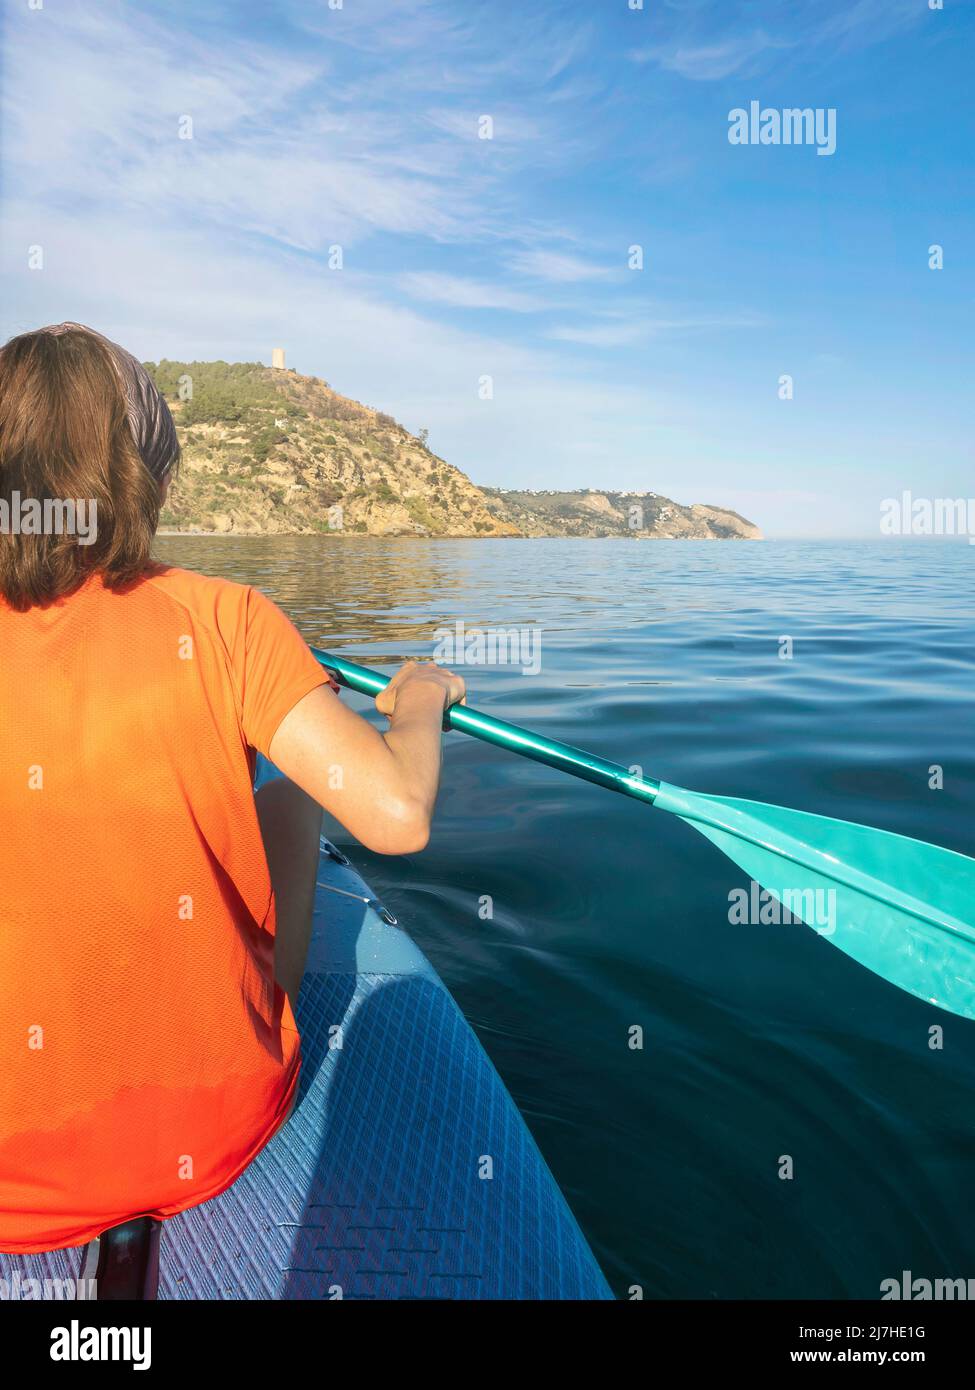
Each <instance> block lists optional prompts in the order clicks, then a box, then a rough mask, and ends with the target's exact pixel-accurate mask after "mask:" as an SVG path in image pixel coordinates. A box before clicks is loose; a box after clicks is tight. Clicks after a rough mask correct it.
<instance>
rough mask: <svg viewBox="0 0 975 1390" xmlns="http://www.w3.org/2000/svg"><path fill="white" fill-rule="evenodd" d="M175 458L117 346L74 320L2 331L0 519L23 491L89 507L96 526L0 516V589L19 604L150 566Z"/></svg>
mask: <svg viewBox="0 0 975 1390" xmlns="http://www.w3.org/2000/svg"><path fill="white" fill-rule="evenodd" d="M178 461H179V444H178V442H177V440H176V431H175V427H174V426H173V421H172V416H171V415H170V413H169V408H168V407H167V405H166V403H165V401H164V400H163V399H162V397H161V396H160V395H159V393H158V391H157V390H156V388H155V385H154V384H153V383H152V381H151V378H149V376H148V374H147V373H146V371H145V369H144V368H143V367H142V366H141V364H140V363H138V362H136V360H135V359H134V358H132V357H131V356H130V355H129V354H128V353H126V352H125V351H124V349H122V348H119V347H118V346H117V345H116V344H114V343H111V342H109V340H108V339H106V338H103V337H102V336H101V335H100V334H98V333H95V332H94V331H93V330H92V329H90V328H85V327H83V326H82V325H80V324H59V325H57V326H56V327H52V328H41V329H38V330H36V331H35V332H32V333H23V334H21V335H20V336H19V337H16V338H11V339H10V341H9V342H8V343H7V344H6V345H5V346H4V347H3V348H2V349H0V523H2V513H3V512H4V511H6V513H7V516H8V517H11V516H12V515H13V513H14V510H15V509H17V508H19V505H20V504H21V501H22V499H37V502H38V503H40V504H41V506H43V505H44V503H45V502H50V503H61V502H63V501H64V500H65V499H71V500H73V501H75V502H83V503H84V504H85V505H86V506H87V507H88V508H89V514H92V513H91V505H92V503H94V504H95V507H94V512H93V515H94V520H95V525H96V528H97V529H96V531H95V534H94V538H93V539H92V540H91V543H90V544H79V541H78V538H77V536H75V535H71V534H16V533H15V532H16V528H14V527H12V526H4V525H2V524H0V597H2V598H4V599H6V601H7V603H9V604H10V606H11V607H12V608H15V609H19V610H21V611H23V610H26V609H28V608H31V607H32V606H34V605H35V604H46V603H50V602H52V601H53V600H54V599H57V598H61V597H63V596H65V595H67V594H70V593H72V592H73V591H74V590H75V589H76V588H77V587H78V586H79V585H80V584H81V583H83V582H84V580H85V579H87V578H88V577H89V575H91V574H93V573H95V572H100V573H101V574H102V575H103V576H104V580H105V583H106V584H107V585H108V586H109V588H113V589H114V588H120V587H122V586H123V585H125V584H128V583H131V582H132V581H134V580H135V579H137V578H139V577H140V576H141V575H142V574H144V573H145V572H146V571H147V570H148V569H149V568H150V567H151V560H150V547H151V545H152V538H153V536H154V534H155V531H156V526H157V525H158V523H159V511H160V506H161V500H160V483H161V482H162V480H163V479H164V478H165V477H166V476H167V475H168V474H169V473H170V472H171V471H172V469H173V468H174V467H175V466H176V464H177V463H178ZM4 503H6V508H4V506H3V504H4ZM51 529H53V527H52V528H51Z"/></svg>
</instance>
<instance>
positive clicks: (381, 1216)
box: [0, 974, 612, 1299]
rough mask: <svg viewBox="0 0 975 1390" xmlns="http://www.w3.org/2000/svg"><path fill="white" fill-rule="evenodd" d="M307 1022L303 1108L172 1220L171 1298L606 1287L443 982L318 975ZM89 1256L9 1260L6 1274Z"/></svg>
mask: <svg viewBox="0 0 975 1390" xmlns="http://www.w3.org/2000/svg"><path fill="white" fill-rule="evenodd" d="M298 1019H299V1025H300V1029H301V1034H302V1049H303V1055H304V1063H303V1074H302V1090H301V1096H300V1100H299V1104H298V1107H297V1108H296V1110H295V1113H294V1114H293V1115H292V1117H291V1119H290V1121H289V1122H288V1124H287V1125H286V1126H285V1128H284V1129H283V1130H281V1131H280V1133H279V1134H278V1135H276V1136H275V1138H274V1139H273V1140H272V1141H271V1143H270V1144H269V1145H268V1146H267V1148H266V1149H264V1151H263V1152H262V1153H261V1154H260V1155H259V1156H258V1157H257V1158H256V1159H255V1160H254V1162H253V1163H252V1164H251V1165H250V1167H249V1168H248V1169H247V1170H246V1172H244V1173H243V1174H242V1176H241V1177H240V1178H238V1180H237V1181H236V1183H234V1185H233V1187H231V1188H229V1189H228V1190H227V1191H226V1192H224V1193H222V1194H221V1196H219V1197H216V1198H214V1199H213V1200H212V1201H210V1202H207V1203H205V1204H204V1205H203V1206H200V1207H195V1208H193V1209H192V1210H190V1211H187V1212H183V1213H182V1214H181V1215H180V1216H178V1217H174V1218H173V1219H172V1220H170V1221H167V1222H166V1224H165V1226H164V1228H163V1238H162V1245H161V1270H160V1284H159V1297H160V1298H169V1299H173V1298H176V1299H178V1298H196V1299H199V1298H217V1299H220V1298H245V1299H246V1298H258V1299H259V1298H272V1299H281V1298H287V1299H293V1298H296V1299H305V1298H307V1299H329V1298H339V1297H341V1298H353V1299H363V1298H367V1299H445V1298H446V1299H458V1298H459V1299H468V1298H504V1299H533V1298H559V1299H566V1298H568V1299H592V1298H607V1297H611V1296H612V1295H611V1294H610V1291H609V1289H608V1287H607V1285H606V1282H605V1279H604V1278H603V1275H602V1273H601V1271H600V1270H599V1268H598V1266H597V1265H596V1263H595V1260H594V1259H593V1256H592V1254H591V1252H590V1250H589V1248H588V1246H587V1244H586V1242H585V1240H584V1238H583V1236H582V1234H581V1232H580V1231H579V1228H578V1226H577V1225H576V1222H575V1218H574V1217H573V1216H572V1214H571V1212H570V1211H569V1209H568V1206H567V1205H566V1202H565V1200H564V1198H563V1197H562V1194H561V1193H560V1192H559V1190H558V1188H557V1186H556V1184H555V1183H554V1181H553V1180H552V1177H551V1175H550V1174H549V1172H548V1170H547V1168H546V1166H545V1163H544V1160H543V1159H542V1157H541V1155H540V1153H539V1151H538V1149H537V1147H536V1146H535V1143H534V1141H533V1140H532V1138H531V1135H530V1134H529V1133H528V1130H527V1128H526V1126H525V1124H524V1121H523V1120H522V1118H521V1116H520V1115H519V1113H518V1111H517V1109H516V1108H515V1106H514V1104H513V1102H512V1100H511V1098H510V1097H509V1095H508V1094H507V1092H506V1091H505V1089H504V1087H503V1085H502V1083H501V1081H500V1078H499V1077H498V1075H497V1073H496V1072H495V1070H494V1068H493V1067H492V1065H491V1064H490V1062H489V1061H488V1059H487V1057H486V1056H485V1054H484V1052H483V1050H482V1049H481V1046H480V1044H479V1043H478V1042H477V1039H476V1038H475V1037H474V1035H473V1033H472V1032H471V1031H470V1029H469V1027H468V1025H467V1023H466V1022H465V1020H464V1018H463V1016H462V1015H461V1014H460V1012H459V1010H458V1009H457V1006H456V1005H455V1004H454V1001H453V1000H452V999H451V997H450V995H449V994H448V993H447V992H446V991H445V990H444V989H443V988H442V987H441V986H439V985H438V984H437V983H435V982H433V981H431V980H429V979H425V978H422V977H418V976H403V975H362V974H360V975H353V974H349V975H327V974H318V975H310V976H306V979H305V984H304V987H303V989H302V995H301V1000H300V1003H299V1009H298ZM336 1027H339V1028H340V1029H341V1035H337V1034H336V1033H335V1031H334V1030H335V1028H336ZM330 1039H331V1041H332V1046H330V1045H329V1042H330ZM337 1040H340V1041H341V1044H342V1045H341V1047H340V1048H339V1047H337V1046H335V1043H336V1041H337ZM488 1161H489V1162H490V1171H491V1172H492V1173H493V1176H490V1177H488V1176H485V1175H484V1174H486V1172H487V1171H488ZM79 1258H80V1251H79V1250H70V1251H60V1252H55V1253H53V1254H51V1255H36V1256H22V1255H21V1256H17V1255H0V1276H3V1275H6V1276H8V1277H9V1275H10V1274H12V1273H13V1271H14V1270H15V1269H18V1270H19V1271H20V1272H21V1276H22V1278H29V1277H35V1278H45V1277H49V1278H50V1277H55V1278H56V1277H64V1276H66V1275H75V1274H76V1273H77V1269H78V1263H79Z"/></svg>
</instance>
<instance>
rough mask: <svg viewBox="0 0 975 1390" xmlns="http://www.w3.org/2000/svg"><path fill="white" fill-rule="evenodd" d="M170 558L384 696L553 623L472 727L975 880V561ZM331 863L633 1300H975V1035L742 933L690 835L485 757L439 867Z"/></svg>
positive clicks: (717, 871)
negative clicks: (456, 650)
mask: <svg viewBox="0 0 975 1390" xmlns="http://www.w3.org/2000/svg"><path fill="white" fill-rule="evenodd" d="M157 551H158V554H159V555H160V557H161V558H164V559H167V560H169V561H171V562H172V563H174V564H180V565H184V566H187V567H189V568H192V569H199V570H202V571H204V572H206V573H210V574H219V575H223V576H226V577H228V578H231V579H236V580H239V581H243V582H248V583H252V584H256V585H258V586H259V587H260V588H262V589H264V590H265V591H266V592H267V593H268V594H270V595H271V597H272V598H274V599H275V600H276V601H277V602H278V603H280V604H281V605H282V607H284V608H285V609H286V611H287V612H288V613H290V614H291V616H292V617H293V619H294V620H295V622H296V623H297V625H298V626H299V628H300V629H301V631H302V632H303V633H304V635H305V636H306V637H307V638H308V639H309V640H310V641H312V642H314V643H315V644H317V645H320V646H324V647H331V648H333V649H335V650H339V651H341V652H343V653H345V654H347V655H349V656H351V657H352V658H353V659H356V660H361V661H363V662H365V663H367V664H369V663H372V664H385V663H393V662H396V661H399V660H401V659H403V658H405V657H407V656H419V655H424V656H429V655H431V653H432V649H433V640H434V639H433V634H434V631H435V630H436V629H437V628H438V627H441V626H443V625H445V624H446V625H450V624H453V623H454V622H455V621H457V620H458V619H460V620H462V621H463V622H464V623H465V624H466V625H467V626H468V627H500V626H504V627H510V626H523V625H524V626H531V627H537V629H538V631H539V632H540V634H541V669H540V671H539V673H538V674H537V675H522V674H521V673H520V671H518V670H516V669H512V668H511V667H500V666H493V667H492V666H484V667H479V668H472V669H469V670H467V671H466V672H465V674H466V675H467V677H468V685H469V688H470V702H471V703H472V704H476V705H478V706H481V707H483V708H484V709H485V710H487V711H490V712H492V713H495V714H498V715H501V716H503V717H505V718H508V719H512V720H514V721H516V722H518V723H523V724H527V725H529V726H531V727H533V728H537V729H538V730H540V731H542V732H544V733H546V734H548V735H551V736H553V737H555V738H560V739H564V740H567V741H569V742H571V743H576V744H581V745H582V746H584V747H586V748H589V749H590V750H592V751H593V752H597V753H599V754H602V755H603V756H605V757H609V758H612V759H614V760H616V761H619V762H622V763H624V764H626V765H627V766H629V765H632V764H639V765H640V766H642V768H643V769H644V770H645V772H646V773H647V774H648V775H651V776H657V777H663V778H665V779H666V780H668V781H672V782H677V783H680V784H682V785H684V786H689V787H693V788H696V789H699V790H707V791H712V792H717V793H723V794H727V795H737V796H744V797H752V798H756V799H758V800H762V801H771V802H778V803H781V804H785V805H789V806H795V807H799V808H801V809H804V810H808V811H815V812H818V813H820V814H823V815H828V816H835V817H841V818H844V819H848V820H859V821H865V822H868V823H870V824H871V825H876V826H880V827H884V828H886V829H889V830H894V831H899V832H901V833H903V834H906V835H911V836H915V837H917V838H921V839H926V840H931V841H934V842H936V843H940V844H943V845H947V846H949V847H950V848H952V849H956V850H960V851H962V852H964V853H968V854H975V816H973V808H975V719H973V703H972V695H973V688H975V687H973V681H975V603H973V588H975V586H973V580H975V547H972V546H968V545H964V544H951V543H945V544H937V543H931V544H928V543H924V542H914V543H911V542H904V543H891V544H881V543H851V544H843V545H835V544H825V543H817V542H801V543H766V544H763V545H749V544H740V543H737V544H736V543H724V544H720V543H719V544H706V543H700V542H697V543H695V542H643V543H641V542H636V541H634V542H625V541H576V540H569V541H562V540H537V541H529V542H524V541H491V540H485V541H470V542H468V541H456V542H451V541H440V542H424V541H383V540H337V539H334V538H333V539H329V538H327V537H325V538H320V539H319V538H315V539H312V538H303V537H295V538H273V539H271V538H269V539H264V538H254V539H247V538H241V539H233V538H206V537H200V538H189V537H171V538H160V540H159V541H158V543H157ZM786 637H788V638H791V639H792V655H791V659H782V656H781V655H780V653H781V652H782V651H783V650H785V648H784V647H783V644H782V641H781V639H783V638H786ZM345 698H347V699H349V700H351V701H353V702H354V703H355V704H356V705H357V707H361V708H365V702H364V701H361V700H359V699H358V698H357V697H355V696H349V695H346V696H345ZM934 764H938V765H940V766H941V767H942V768H943V769H944V787H943V789H942V790H931V789H930V788H929V768H930V767H931V766H932V765H934ZM335 838H336V839H337V840H338V841H339V842H340V843H341V844H343V845H344V846H345V848H346V849H347V850H348V851H349V852H350V853H351V854H353V855H354V857H355V859H356V861H357V863H358V864H359V867H360V868H361V869H362V871H363V873H364V874H365V876H366V877H367V878H368V879H369V880H370V882H371V883H372V885H373V887H374V889H375V890H376V891H377V892H378V893H379V895H380V896H381V897H383V898H384V899H385V900H386V901H387V902H388V903H389V905H390V906H391V907H392V908H393V910H394V911H395V912H396V913H397V914H398V916H399V917H400V920H401V921H402V922H403V923H404V924H405V925H406V926H407V927H408V929H409V930H410V931H411V932H412V933H413V934H414V935H415V937H416V938H417V940H418V941H419V942H420V944H421V945H422V947H423V948H424V950H425V951H426V952H427V953H428V954H429V955H430V957H431V958H432V959H433V961H434V963H435V965H436V966H437V968H438V970H439V971H440V973H441V974H442V976H443V977H444V979H445V980H446V982H447V983H448V985H449V986H450V988H451V990H452V991H453V993H454V994H455V996H456V998H457V999H458V1001H459V1003H460V1004H461V1007H462V1008H463V1009H464V1012H465V1013H466V1014H467V1016H468V1018H470V1020H471V1021H472V1023H473V1024H474V1026H475V1027H476V1029H477V1032H478V1034H479V1036H480V1037H481V1040H482V1041H483V1043H484V1045H485V1046H486V1048H487V1050H488V1052H489V1053H490V1054H491V1056H492V1058H493V1059H494V1062H495V1064H496V1065H497V1067H498V1069H499V1071H500V1072H501V1075H502V1076H503V1077H504V1079H505V1081H506V1083H507V1085H508V1087H509V1089H510V1090H511V1092H512V1094H513V1095H514V1097H515V1099H516V1101H517V1102H518V1104H519V1106H520V1107H521V1110H522V1112H523V1113H524V1115H525V1116H526V1118H527V1120H528V1123H529V1124H530V1126H531V1128H532V1130H533V1132H534V1134H535V1136H536V1138H537V1140H538V1142H539V1144H540V1145H541V1148H542V1150H543V1152H544V1153H545V1155H546V1157H547V1159H548V1161H549V1163H550V1165H551V1166H552V1168H553V1170H554V1172H555V1174H556V1176H557V1178H558V1179H559V1182H560V1183H561V1185H562V1187H563V1189H564V1191H565V1192H566V1194H567V1196H568V1198H569V1200H570V1202H571V1204H572V1206H573V1209H574V1210H575V1212H576V1214H577V1216H578V1218H579V1220H580V1222H581V1224H582V1226H583V1228H584V1229H585V1231H586V1233H587V1235H588V1236H589V1238H590V1240H591V1242H592V1244H593V1247H594V1249H595V1251H596V1254H597V1256H598V1257H599V1259H600V1261H601V1263H602V1264H603V1267H604V1268H605V1270H606V1272H607V1275H608V1277H609V1278H610V1281H611V1282H612V1284H613V1286H614V1288H615V1290H616V1291H617V1293H618V1294H620V1295H622V1296H624V1297H625V1296H627V1290H628V1289H629V1287H630V1286H631V1285H633V1284H639V1285H640V1286H642V1288H643V1290H644V1296H645V1297H648V1298H649V1297H671V1298H672V1297H691V1298H730V1297H746V1298H751V1297H773V1298H774V1297H798V1298H803V1297H806V1298H809V1297H811V1298H826V1297H851V1298H877V1297H878V1296H879V1285H880V1282H881V1280H882V1279H884V1278H888V1277H899V1276H900V1274H901V1271H902V1270H905V1269H909V1270H911V1271H913V1274H914V1275H915V1276H920V1277H925V1278H931V1279H934V1278H948V1277H952V1278H970V1277H971V1278H975V1220H973V1204H972V1191H973V1176H975V1172H973V1154H975V1023H970V1022H965V1021H963V1020H961V1019H958V1018H955V1017H954V1016H952V1015H950V1014H946V1013H942V1012H940V1011H938V1010H936V1009H933V1008H931V1007H928V1006H927V1005H925V1004H923V1003H921V1002H920V1001H918V1000H916V999H913V998H912V997H909V996H908V995H905V994H902V993H901V992H899V991H898V990H895V989H894V988H892V987H891V986H889V985H887V984H885V983H884V982H883V981H881V980H879V979H877V978H876V977H875V976H873V975H871V974H869V973H868V972H867V971H865V970H864V969H862V968H861V967H859V966H858V965H856V964H855V963H853V962H852V961H850V960H849V959H848V958H847V957H845V956H844V955H843V954H841V953H840V952H838V951H836V950H835V949H834V948H833V947H832V946H830V945H829V944H828V943H827V942H826V941H825V940H823V939H821V938H819V937H817V936H816V935H815V934H814V933H813V932H811V931H809V930H808V929H806V928H804V927H801V926H791V927H786V926H777V927H772V926H766V927H759V926H750V927H745V926H732V925H730V924H729V921H728V893H729V891H730V890H731V889H733V888H735V887H737V886H739V885H743V884H744V883H745V877H744V875H743V874H741V873H740V872H739V871H738V870H736V869H735V868H734V867H733V866H732V865H731V864H730V862H729V861H728V860H727V859H725V858H724V857H723V856H722V855H721V854H720V853H719V851H718V850H716V849H715V848H714V847H713V846H711V845H710V844H709V843H708V842H707V841H706V840H704V839H703V838H701V837H700V836H697V835H695V834H694V832H693V831H691V830H690V829H689V828H688V827H687V826H685V825H683V824H682V823H681V822H679V821H677V820H675V819H673V818H672V817H669V816H666V815H664V814H661V813H659V812H655V811H653V810H652V809H649V808H646V807H644V806H641V805H639V804H637V803H636V802H631V801H629V800H628V799H626V798H624V797H620V796H616V795H613V794H612V793H609V792H606V791H602V790H600V789H598V788H594V787H589V786H586V785H584V784H582V783H578V782H575V781H572V780H570V779H568V778H566V777H565V776H563V775H560V774H558V773H555V772H552V771H550V770H547V769H545V768H542V767H539V766H536V765H533V764H531V763H528V762H526V761H525V760H523V759H519V758H516V757H513V756H511V755H508V754H505V753H503V752H500V751H498V750H493V749H490V748H487V747H485V746H483V745H479V744H477V743H475V742H474V741H472V740H470V739H465V738H463V737H462V736H461V735H453V736H451V737H449V738H448V739H447V740H446V751H445V766H444V776H443V792H442V795H441V799H440V804H439V809H438V813H437V819H436V823H435V828H434V834H433V837H432V841H431V845H430V847H429V848H428V849H427V850H426V851H425V852H424V853H423V854H421V855H418V856H415V857H412V858H410V859H405V860H403V859H383V858H381V857H378V856H375V855H370V854H368V853H366V852H365V851H363V850H361V849H360V848H357V847H356V846H355V845H354V844H350V837H349V836H348V835H347V834H345V832H342V831H338V832H336V835H335ZM485 894H487V895H490V897H491V898H492V899H493V903H494V917H493V920H489V921H485V920H482V919H481V917H480V916H479V914H478V905H479V900H480V899H481V897H482V895H485ZM633 1025H639V1026H640V1027H642V1029H643V1031H644V1047H643V1049H642V1051H638V1050H632V1049H631V1048H630V1047H629V1046H628V1037H629V1030H630V1029H631V1028H632V1027H633ZM933 1025H940V1026H942V1027H943V1029H944V1039H943V1043H944V1045H943V1047H942V1048H941V1049H939V1050H935V1049H932V1047H931V1046H930V1045H929V1043H930V1035H929V1030H930V1029H931V1028H932V1026H933ZM783 1155H789V1156H791V1159H792V1163H793V1165H794V1177H793V1178H792V1179H791V1180H782V1179H781V1178H780V1177H779V1171H780V1167H779V1165H780V1157H781V1156H783Z"/></svg>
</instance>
